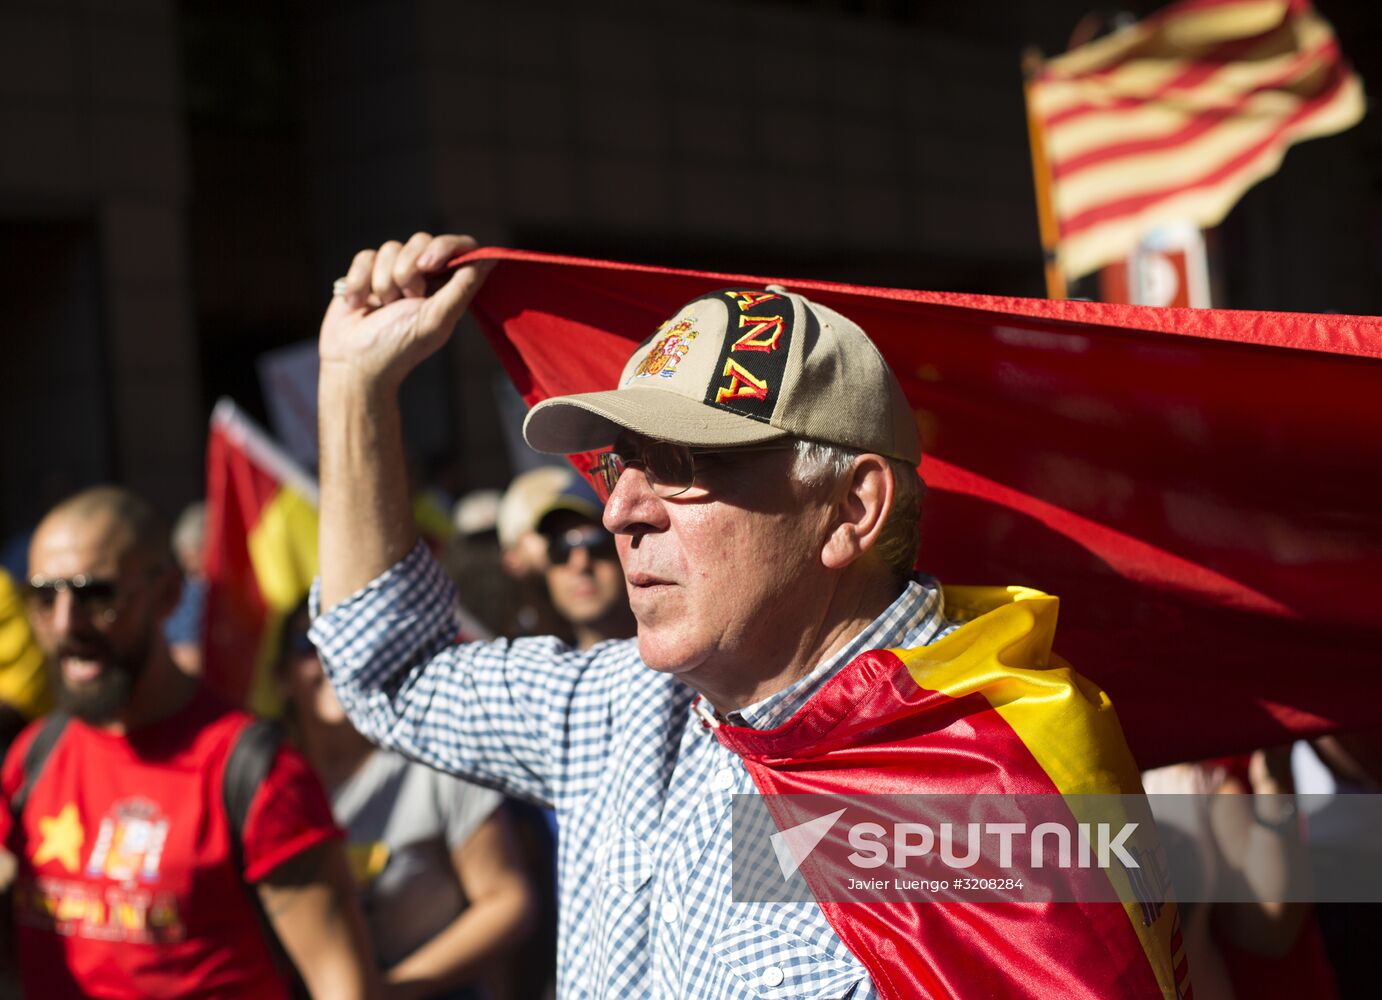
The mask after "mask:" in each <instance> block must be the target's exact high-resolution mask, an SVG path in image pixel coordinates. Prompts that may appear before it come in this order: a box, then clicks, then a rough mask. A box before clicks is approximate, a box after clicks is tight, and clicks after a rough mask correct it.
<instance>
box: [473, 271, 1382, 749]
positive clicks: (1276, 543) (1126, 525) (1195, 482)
mask: <svg viewBox="0 0 1382 1000" xmlns="http://www.w3.org/2000/svg"><path fill="white" fill-rule="evenodd" d="M481 258H497V259H499V260H501V261H503V263H502V264H501V265H500V266H499V267H497V268H496V269H495V271H494V273H493V274H492V275H491V276H490V278H489V280H488V282H487V283H486V285H485V287H484V289H483V291H482V292H481V295H480V297H479V299H478V300H477V302H476V306H475V310H474V311H475V313H476V315H477V316H478V318H479V321H480V323H481V325H482V326H483V327H484V329H485V331H486V333H487V335H488V336H489V338H490V340H491V343H492V344H493V345H494V348H495V350H496V351H497V352H498V354H499V356H500V358H501V360H502V361H503V363H504V365H505V366H506V368H507V369H508V371H509V374H510V375H511V376H512V377H513V379H514V382H515V383H516V385H517V386H518V389H519V391H520V392H521V393H522V394H523V396H524V398H525V399H526V400H527V402H528V403H529V404H532V403H536V402H537V401H539V400H542V399H546V398H547V397H549V396H553V395H559V394H562V393H569V392H585V391H590V390H595V389H606V388H610V387H612V386H613V385H614V383H615V380H616V379H617V377H618V373H619V370H620V369H621V367H622V366H623V363H624V361H625V360H626V359H627V358H628V356H629V354H630V353H631V352H632V351H633V349H634V347H635V346H636V345H637V344H638V343H640V342H641V341H643V340H644V339H645V338H646V337H648V336H649V335H650V334H651V333H652V332H653V330H654V329H655V328H656V327H657V325H658V324H659V323H660V322H662V321H663V320H664V319H666V318H667V317H668V316H670V315H672V313H673V312H674V311H675V310H676V308H677V307H678V306H680V305H681V304H682V303H683V302H685V301H686V300H689V299H691V298H694V297H696V296H698V295H701V294H703V293H705V292H707V291H711V290H713V289H716V288H723V287H728V286H735V285H742V286H744V287H754V286H758V287H762V285H763V284H764V283H765V282H767V281H770V280H777V281H780V282H781V283H782V284H784V285H786V286H787V287H788V288H789V289H790V290H792V291H798V292H802V293H805V294H806V295H808V296H810V297H811V298H813V299H816V300H818V301H820V302H822V303H824V304H826V305H828V306H830V307H832V308H834V309H837V310H839V311H840V312H842V313H844V314H845V315H846V316H849V317H850V318H851V319H853V320H855V321H856V322H858V323H860V324H861V325H862V326H863V327H864V329H865V330H867V331H868V332H869V334H870V335H871V336H872V337H873V339H874V340H875V341H876V342H877V343H878V345H879V347H880V348H881V349H882V351H883V354H884V356H885V357H887V358H888V360H889V362H890V363H891V364H892V366H893V368H894V370H895V371H896V372H897V374H898V377H899V378H900V379H901V381H902V385H903V387H904V389H905V390H906V392H907V395H908V398H909V399H910V400H911V402H912V405H913V407H914V408H915V410H916V419H917V425H918V427H919V428H920V430H921V434H922V445H923V448H924V449H925V453H926V455H925V457H924V458H923V460H922V464H921V471H922V475H923V476H924V478H925V479H926V481H927V483H928V484H929V486H930V487H931V492H930V494H929V496H928V498H927V501H926V507H925V512H924V514H923V518H922V550H921V560H920V565H921V567H922V568H923V569H925V570H926V571H928V572H931V573H934V574H936V575H937V576H938V577H940V578H941V579H942V580H943V581H945V582H947V583H983V584H1023V585H1027V586H1031V587H1035V588H1038V589H1041V590H1045V591H1047V592H1050V593H1053V594H1057V595H1059V596H1060V597H1061V599H1062V603H1061V624H1060V628H1059V630H1058V632H1057V636H1056V650H1057V652H1059V653H1060V654H1061V655H1062V656H1064V657H1065V658H1066V659H1068V660H1070V661H1071V662H1072V663H1073V664H1074V665H1075V667H1076V669H1078V670H1079V671H1080V672H1081V673H1084V674H1085V675H1087V676H1089V677H1090V678H1092V679H1093V680H1094V681H1096V682H1097V683H1098V684H1099V685H1100V686H1102V687H1103V688H1104V689H1105V690H1107V691H1108V692H1109V694H1110V695H1111V696H1112V697H1113V700H1114V704H1115V705H1116V706H1117V709H1118V714H1119V717H1120V718H1121V720H1122V723H1123V727H1124V730H1125V731H1126V733H1127V737H1128V742H1129V744H1130V745H1131V746H1132V749H1133V751H1134V753H1135V754H1136V755H1137V758H1138V761H1139V763H1140V764H1141V765H1142V766H1143V767H1152V766H1155V765H1158V764H1162V763H1167V762H1170V761H1175V760H1187V759H1197V758H1203V757H1208V756H1213V755H1217V754H1222V753H1230V752H1236V751H1241V750H1245V749H1248V748H1252V747H1257V746H1264V745H1271V744H1274V743H1280V742H1282V741H1284V740H1287V739H1290V738H1291V737H1293V736H1297V735H1311V734H1316V733H1321V732H1325V731H1331V730H1337V729H1345V728H1357V727H1363V726H1368V725H1374V724H1378V723H1382V701H1379V699H1378V698H1377V695H1378V694H1379V693H1382V654H1379V652H1378V651H1379V650H1382V614H1379V607H1382V583H1379V581H1382V503H1379V502H1378V499H1377V498H1378V496H1379V495H1380V494H1382V321H1379V320H1377V319H1372V318H1361V317H1352V316H1320V315H1291V314H1283V313H1256V312H1233V311H1227V310H1184V309H1154V308H1150V307H1145V306H1128V305H1107V304H1102V303H1088V302H1066V301H1047V300H1035V299H1013V298H1001V297H995V296H982V295H959V294H948V293H935V292H914V291H900V290H895V289H881V288H866V287H859V286H850V285H840V284H833V283H829V282H821V281H793V280H790V279H765V278H751V277H745V276H742V275H728V274H711V273H700V272H693V271H676V270H669V269H665V268H654V267H641V266H635V265H628V264H613V263H608V262H605V261H593V260H579V259H573V258H565V257H557V256H552V255H546V254H535V253H527V252H522V251H511V250H498V249H487V250H481V251H477V252H475V253H474V254H472V255H470V256H469V257H468V258H463V259H481Z"/></svg>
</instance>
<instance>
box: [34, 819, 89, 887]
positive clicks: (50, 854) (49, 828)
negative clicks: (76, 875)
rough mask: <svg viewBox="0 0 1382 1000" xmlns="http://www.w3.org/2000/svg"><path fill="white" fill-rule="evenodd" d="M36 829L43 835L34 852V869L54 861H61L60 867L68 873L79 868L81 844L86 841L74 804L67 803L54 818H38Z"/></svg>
mask: <svg viewBox="0 0 1382 1000" xmlns="http://www.w3.org/2000/svg"><path fill="white" fill-rule="evenodd" d="M38 829H39V832H40V833H42V834H43V843H41V844H39V845H38V850H37V851H35V852H34V867H35V868H37V867H38V866H39V865H41V864H43V863H44V862H45V861H54V860H56V861H61V862H62V866H63V867H64V868H66V869H67V870H68V871H70V872H74V871H76V870H77V868H78V867H80V866H81V863H82V856H81V850H82V842H83V841H84V840H86V832H85V831H84V830H83V829H82V821H81V819H80V817H78V815H77V806H76V804H75V803H72V802H69V803H67V805H65V806H63V807H62V812H60V813H58V814H57V815H56V816H43V817H40V819H39V821H38Z"/></svg>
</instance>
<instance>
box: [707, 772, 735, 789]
mask: <svg viewBox="0 0 1382 1000" xmlns="http://www.w3.org/2000/svg"><path fill="white" fill-rule="evenodd" d="M711 783H712V784H713V785H714V786H715V788H716V789H717V790H718V791H721V792H727V791H729V790H730V789H731V788H733V787H734V786H735V785H736V784H737V783H738V782H737V781H736V779H735V776H734V772H733V771H731V770H730V769H729V768H727V767H725V768H721V769H720V770H718V771H716V772H715V778H714V780H713V781H712V782H711Z"/></svg>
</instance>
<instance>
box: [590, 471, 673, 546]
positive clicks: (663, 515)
mask: <svg viewBox="0 0 1382 1000" xmlns="http://www.w3.org/2000/svg"><path fill="white" fill-rule="evenodd" d="M603 521H604V525H605V528H606V529H608V530H609V531H611V532H613V533H614V534H616V535H643V534H647V533H648V532H650V531H662V530H665V529H666V527H667V508H666V505H665V504H664V503H663V501H662V500H661V499H660V498H659V497H658V496H657V494H655V493H654V492H653V489H652V487H651V486H650V485H649V484H648V477H647V476H645V475H644V474H643V470H642V469H625V470H624V472H623V474H622V475H620V477H619V482H617V483H615V484H614V491H613V492H612V493H610V495H609V500H608V501H606V503H605V515H604V518H603Z"/></svg>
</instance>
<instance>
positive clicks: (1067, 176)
mask: <svg viewBox="0 0 1382 1000" xmlns="http://www.w3.org/2000/svg"><path fill="white" fill-rule="evenodd" d="M1028 99H1029V102H1030V108H1029V112H1030V113H1031V115H1032V118H1033V121H1034V124H1035V125H1036V126H1037V127H1038V128H1039V131H1040V134H1041V136H1042V137H1043V139H1044V147H1045V154H1046V160H1047V164H1048V171H1049V175H1050V178H1049V179H1050V184H1051V190H1052V199H1053V202H1054V210H1055V216H1056V223H1057V226H1058V230H1059V245H1060V249H1059V254H1058V258H1059V261H1060V265H1061V267H1062V269H1063V270H1064V271H1065V273H1066V275H1067V276H1069V277H1071V278H1076V277H1079V276H1080V275H1083V274H1087V273H1089V272H1090V271H1093V270H1096V269H1097V268H1099V267H1101V266H1103V265H1105V264H1109V263H1112V262H1114V261H1116V260H1119V259H1122V258H1123V257H1125V256H1126V255H1127V254H1128V252H1129V251H1130V250H1131V249H1132V247H1133V246H1134V245H1135V244H1136V242H1137V240H1138V238H1139V237H1140V236H1142V234H1143V233H1145V232H1147V231H1148V230H1150V229H1152V228H1153V227H1155V226H1157V225H1161V224H1163V223H1166V222H1172V221H1177V220H1188V221H1191V222H1194V223H1196V224H1198V225H1200V226H1202V227H1206V228H1207V227H1210V226H1215V225H1218V223H1219V222H1220V221H1222V219H1223V217H1224V216H1225V215H1226V214H1228V211H1229V209H1230V208H1232V207H1233V205H1234V203H1235V202H1237V200H1238V199H1239V198H1240V197H1242V195H1243V193H1244V192H1245V191H1246V190H1247V189H1248V188H1250V187H1251V186H1252V185H1253V184H1255V183H1257V182H1258V181H1259V180H1261V179H1262V178H1264V177H1267V176H1269V175H1270V174H1272V173H1274V172H1275V171H1276V169H1277V168H1278V167H1279V166H1280V165H1281V160H1282V157H1283V156H1285V154H1286V150H1287V148H1288V147H1289V146H1291V145H1292V144H1293V143H1297V142H1300V141H1302V140H1305V139H1311V138H1314V137H1317V136H1324V135H1330V134H1332V133H1335V132H1341V131H1343V130H1344V129H1346V128H1349V127H1350V126H1352V125H1354V124H1356V123H1357V122H1358V121H1359V120H1360V119H1361V118H1362V116H1363V112H1364V98H1363V88H1362V86H1361V84H1360V82H1359V79H1358V77H1357V75H1356V74H1355V73H1353V72H1352V71H1351V70H1350V69H1349V66H1348V64H1347V62H1346V61H1345V60H1344V58H1343V55H1342V54H1341V52H1340V51H1339V44H1338V41H1337V40H1336V39H1335V37H1334V33H1333V31H1331V29H1330V27H1329V25H1328V23H1326V22H1325V21H1324V19H1322V18H1321V17H1320V16H1319V15H1318V14H1317V13H1316V12H1315V11H1314V9H1313V8H1312V7H1311V5H1310V3H1309V0H1181V2H1180V3H1173V4H1171V5H1170V6H1168V7H1166V8H1164V9H1163V10H1161V11H1159V12H1157V13H1156V14H1153V15H1152V16H1150V17H1147V18H1145V19H1144V20H1142V21H1139V22H1137V23H1135V24H1132V25H1129V26H1128V27H1126V28H1123V29H1121V30H1119V31H1116V32H1114V33H1113V34H1111V35H1107V36H1105V37H1103V38H1100V39H1098V40H1096V41H1093V42H1090V43H1089V44H1087V45H1083V46H1081V47H1079V48H1077V49H1073V50H1071V51H1070V52H1067V53H1065V54H1064V55H1062V56H1059V57H1057V58H1055V59H1052V60H1050V61H1049V62H1047V63H1046V64H1045V65H1044V67H1043V68H1042V70H1041V71H1040V73H1039V74H1038V75H1037V77H1036V78H1035V79H1034V80H1032V81H1030V83H1029V87H1028Z"/></svg>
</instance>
